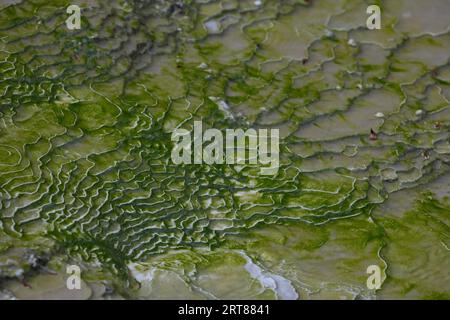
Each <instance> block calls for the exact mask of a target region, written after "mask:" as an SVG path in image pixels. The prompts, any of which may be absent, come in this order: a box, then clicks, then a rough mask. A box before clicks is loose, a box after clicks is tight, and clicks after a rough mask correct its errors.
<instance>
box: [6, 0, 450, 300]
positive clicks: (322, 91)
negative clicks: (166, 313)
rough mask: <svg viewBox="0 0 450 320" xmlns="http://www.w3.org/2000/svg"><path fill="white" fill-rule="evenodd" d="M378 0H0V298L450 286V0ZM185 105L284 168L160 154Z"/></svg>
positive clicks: (376, 293)
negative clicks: (374, 18)
mask: <svg viewBox="0 0 450 320" xmlns="http://www.w3.org/2000/svg"><path fill="white" fill-rule="evenodd" d="M373 2H375V3H376V4H378V5H379V6H380V7H381V8H382V28H381V29H380V30H369V29H367V28H366V19H367V14H366V8H367V6H369V5H370V4H373V3H372V2H371V1H360V0H314V1H311V0H309V1H307V0H303V1H302V0H286V1H275V0H262V1H247V0H243V1H238V0H219V1H212V0H211V1H209V0H196V1H194V0H186V1H162V0H155V1H140V0H134V1H123V0H112V1H110V0H108V1H107V0H94V1H82V0H80V1H75V0H74V1H65V0H64V1H63V0H54V1H43V0H28V1H24V0H7V1H2V2H1V3H0V298H4V299H9V298H78V299H86V298H93V299H94V298H95V299H97V298H148V299H158V298H189V299H193V298H199V299H216V298H217V299H221V298H246V299H253V298H259V299H266V298H267V299H276V298H279V299H297V298H298V299H318V298H320V299H341V298H342V299H343V298H346V299H357V298H365V299H373V298H378V299H386V298H390V299H392V298H398V299H403V298H413V299H426V298H439V299H449V298H450V271H449V270H450V254H449V247H450V237H449V235H450V228H449V223H450V220H449V218H450V203H449V196H450V194H449V191H450V188H449V186H450V170H449V154H450V145H449V130H448V128H449V121H450V112H449V100H450V65H449V57H450V54H449V53H450V29H449V19H448V16H449V13H450V2H449V1H448V0H430V1H412V0H411V1H406V0H396V1H373ZM71 4H77V5H79V6H80V7H81V10H82V11H81V15H82V20H81V29H79V30H69V29H68V28H67V26H66V23H65V21H66V19H67V17H68V14H67V13H66V8H67V7H68V6H69V5H71ZM200 120H201V121H203V125H204V127H206V128H208V127H209V128H218V129H227V128H243V129H247V128H267V129H273V128H278V129H280V163H281V167H280V169H279V170H278V173H277V175H276V176H262V175H260V174H259V168H257V167H255V166H252V165H239V166H238V165H226V164H223V165H206V164H203V165H199V164H192V165H175V164H173V162H172V161H171V158H170V152H171V149H172V146H173V142H172V141H171V139H170V136H171V132H172V130H174V129H175V128H186V129H189V130H191V129H192V126H193V123H194V121H200ZM371 130H372V131H373V133H372V134H371ZM72 264H75V265H79V266H80V267H81V269H82V278H83V282H82V289H81V290H71V291H70V290H68V289H67V288H66V287H65V281H66V280H65V279H66V278H67V274H66V272H65V271H66V265H72ZM370 265H377V266H379V267H380V268H381V270H382V286H381V288H380V289H378V290H374V289H369V288H368V287H367V286H366V279H367V277H368V274H367V273H366V270H367V267H368V266H370Z"/></svg>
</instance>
